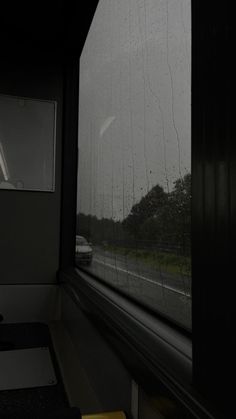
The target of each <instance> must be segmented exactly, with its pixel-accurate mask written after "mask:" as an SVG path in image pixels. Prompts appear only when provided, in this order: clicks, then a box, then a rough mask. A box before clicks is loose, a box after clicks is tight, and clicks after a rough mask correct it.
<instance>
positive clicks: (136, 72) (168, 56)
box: [76, 0, 191, 328]
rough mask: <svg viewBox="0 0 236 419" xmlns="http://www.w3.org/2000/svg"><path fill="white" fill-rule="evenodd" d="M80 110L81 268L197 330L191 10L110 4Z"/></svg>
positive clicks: (85, 55) (91, 55) (93, 40)
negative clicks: (193, 252)
mask: <svg viewBox="0 0 236 419" xmlns="http://www.w3.org/2000/svg"><path fill="white" fill-rule="evenodd" d="M79 103H80V105H79V170H78V195H77V236H82V237H84V238H85V239H86V241H87V244H86V245H84V246H79V245H77V246H76V264H77V265H78V266H83V267H85V266H86V267H87V269H88V271H90V272H93V273H94V274H96V275H97V276H98V277H101V278H103V279H104V280H105V281H107V282H108V283H110V284H112V285H113V286H115V287H116V288H117V289H119V290H120V291H122V292H124V293H126V294H127V295H129V296H131V297H132V298H134V299H135V300H137V301H138V302H140V303H142V304H143V305H145V306H146V307H148V308H149V309H151V310H153V311H155V312H158V313H162V314H164V315H165V316H167V317H169V318H171V319H172V320H174V321H175V322H177V323H179V324H181V325H183V326H184V327H186V328H191V259H190V241H191V240H190V227H191V213H190V203H191V1H190V0H181V1H176V0H129V1H127V0H100V2H99V5H98V8H97V11H96V14H95V17H94V19H93V22H92V25H91V27H90V31H89V34H88V37H87V40H86V43H85V46H84V49H83V52H82V55H81V59H80V91H79Z"/></svg>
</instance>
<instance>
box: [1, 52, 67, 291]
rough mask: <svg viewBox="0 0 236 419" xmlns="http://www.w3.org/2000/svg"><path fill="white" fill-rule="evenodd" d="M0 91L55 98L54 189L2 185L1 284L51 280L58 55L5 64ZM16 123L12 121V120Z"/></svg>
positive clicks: (56, 213)
mask: <svg viewBox="0 0 236 419" xmlns="http://www.w3.org/2000/svg"><path fill="white" fill-rule="evenodd" d="M0 94H7V95H14V96H24V97H29V98H35V99H45V100H53V101H56V102H57V121H56V169H55V192H35V191H34V192H30V191H23V190H21V191H19V190H1V189H0V203H1V204H0V283H1V284H10V283H11V284H12V283H53V282H55V281H56V272H57V270H58V268H59V245H60V204H61V159H62V96H63V70H62V64H61V62H60V60H59V59H55V57H53V58H52V57H51V58H50V57H44V58H42V57H37V58H34V59H33V58H32V57H31V58H29V56H28V57H27V59H26V60H25V59H24V58H23V57H22V58H21V60H19V57H16V58H15V61H14V59H12V60H5V63H4V59H3V60H2V62H1V69H0ZM13 123H14V121H13Z"/></svg>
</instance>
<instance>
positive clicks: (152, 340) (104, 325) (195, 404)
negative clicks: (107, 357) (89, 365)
mask: <svg viewBox="0 0 236 419" xmlns="http://www.w3.org/2000/svg"><path fill="white" fill-rule="evenodd" d="M59 279H60V282H61V284H62V285H63V287H64V289H65V291H66V292H67V293H68V294H69V295H70V296H71V298H72V299H73V300H74V302H75V303H76V304H78V305H79V307H80V308H81V309H82V310H84V311H85V312H86V314H87V315H88V317H89V318H90V319H91V320H92V321H93V322H95V323H96V326H97V327H98V328H99V329H100V330H101V332H102V333H103V335H104V337H105V338H107V339H108V340H109V341H110V343H111V344H112V346H113V347H115V350H116V352H118V354H119V356H120V357H121V359H122V360H123V362H124V364H125V365H126V366H127V369H129V371H130V372H131V374H132V376H133V377H134V379H136V381H137V382H139V383H140V385H141V386H143V388H144V389H146V390H147V391H149V393H151V394H152V395H153V394H154V398H155V397H157V396H158V397H160V394H161V395H162V396H163V394H164V396H165V397H167V399H168V400H169V401H171V403H172V404H173V405H175V404H176V406H177V407H176V409H174V411H175V415H176V412H178V414H179V411H181V412H182V413H181V414H182V415H183V414H184V415H186V412H187V416H183V417H189V418H191V417H203V418H213V416H212V415H211V414H210V413H208V411H207V410H206V409H205V407H203V406H205V402H204V403H203V402H202V400H200V397H199V395H196V394H195V392H194V389H193V387H192V384H191V383H192V356H191V354H192V343H191V340H190V339H189V338H188V337H186V336H183V335H182V334H181V333H180V332H179V331H176V330H175V329H174V328H172V327H170V326H168V325H166V324H165V323H164V322H163V321H161V320H160V319H158V318H157V317H156V316H154V315H151V314H149V313H147V312H145V310H144V309H143V308H141V307H139V306H138V305H137V304H136V303H134V302H132V301H130V300H128V299H126V298H125V297H123V296H121V295H119V294H118V293H116V292H115V291H114V290H113V289H110V288H109V287H108V286H106V285H104V284H103V283H101V282H100V281H98V280H96V279H95V278H93V277H91V276H90V275H89V274H86V273H85V272H84V271H83V272H82V271H80V270H79V269H77V268H75V269H71V270H70V271H62V272H60V274H59ZM199 400H200V401H199ZM182 409H184V410H182ZM190 412H191V413H190ZM195 413H196V414H195ZM168 417H169V416H168ZM171 417H172V416H171ZM173 417H179V416H173Z"/></svg>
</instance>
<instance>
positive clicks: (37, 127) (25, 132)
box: [0, 95, 56, 191]
mask: <svg viewBox="0 0 236 419" xmlns="http://www.w3.org/2000/svg"><path fill="white" fill-rule="evenodd" d="M55 121H56V103H55V102H49V101H42V100H33V99H27V98H18V97H13V96H5V95H0V189H24V190H40V191H53V190H54V165H55V162H54V160H55V156H54V154H55Z"/></svg>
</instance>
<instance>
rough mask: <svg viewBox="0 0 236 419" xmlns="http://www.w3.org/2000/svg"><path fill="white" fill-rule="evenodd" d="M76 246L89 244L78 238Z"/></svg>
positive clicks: (82, 238)
mask: <svg viewBox="0 0 236 419" xmlns="http://www.w3.org/2000/svg"><path fill="white" fill-rule="evenodd" d="M76 245H77V246H88V242H87V240H86V239H85V238H84V237H77V238H76Z"/></svg>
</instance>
